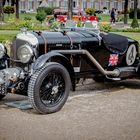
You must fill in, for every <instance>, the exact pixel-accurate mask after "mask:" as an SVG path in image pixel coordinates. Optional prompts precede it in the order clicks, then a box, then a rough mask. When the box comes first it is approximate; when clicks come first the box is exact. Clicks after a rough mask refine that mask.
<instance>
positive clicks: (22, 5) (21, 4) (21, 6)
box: [19, 1, 25, 10]
mask: <svg viewBox="0 0 140 140" xmlns="http://www.w3.org/2000/svg"><path fill="white" fill-rule="evenodd" d="M19 8H20V9H22V10H23V9H25V1H20V3H19Z"/></svg>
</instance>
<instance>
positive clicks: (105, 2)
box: [19, 0, 140, 11]
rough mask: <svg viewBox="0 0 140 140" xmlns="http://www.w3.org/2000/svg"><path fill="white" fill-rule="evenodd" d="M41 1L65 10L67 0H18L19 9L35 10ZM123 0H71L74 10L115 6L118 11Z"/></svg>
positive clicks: (130, 2)
mask: <svg viewBox="0 0 140 140" xmlns="http://www.w3.org/2000/svg"><path fill="white" fill-rule="evenodd" d="M42 1H46V2H47V4H48V5H49V6H50V7H59V8H61V9H64V10H67V8H68V0H20V1H19V8H20V10H32V11H36V9H37V8H38V6H39V5H40V3H41V2H42ZM124 3H125V0H73V9H74V10H76V11H77V10H85V9H86V8H88V7H90V8H94V9H96V10H103V8H104V7H106V8H107V9H108V10H111V9H112V8H115V9H117V10H119V11H122V10H123V9H124ZM129 8H134V0H129ZM138 8H140V0H138Z"/></svg>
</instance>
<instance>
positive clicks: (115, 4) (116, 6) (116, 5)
mask: <svg viewBox="0 0 140 140" xmlns="http://www.w3.org/2000/svg"><path fill="white" fill-rule="evenodd" d="M114 8H115V9H118V2H117V1H115V2H114Z"/></svg>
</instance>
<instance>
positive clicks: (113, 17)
mask: <svg viewBox="0 0 140 140" xmlns="http://www.w3.org/2000/svg"><path fill="white" fill-rule="evenodd" d="M110 17H111V23H114V24H115V9H114V8H112V10H111V14H110Z"/></svg>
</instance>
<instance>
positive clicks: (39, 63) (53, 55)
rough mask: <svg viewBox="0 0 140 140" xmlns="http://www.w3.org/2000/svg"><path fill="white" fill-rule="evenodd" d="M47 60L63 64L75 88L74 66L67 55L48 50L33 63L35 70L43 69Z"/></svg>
mask: <svg viewBox="0 0 140 140" xmlns="http://www.w3.org/2000/svg"><path fill="white" fill-rule="evenodd" d="M47 62H58V63H60V64H61V65H63V66H64V67H65V68H66V69H67V70H68V72H69V74H70V77H71V82H72V89H73V91H74V90H75V87H76V85H75V73H74V69H73V66H72V65H71V63H70V61H69V60H68V58H67V57H66V56H64V55H63V54H61V53H57V52H48V53H46V54H44V55H41V56H40V57H38V59H37V60H36V61H35V63H34V64H33V71H36V70H38V69H41V68H42V67H43V66H44V65H45V64H46V63H47Z"/></svg>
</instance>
